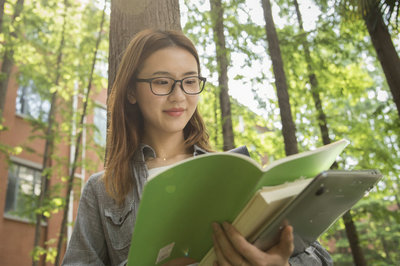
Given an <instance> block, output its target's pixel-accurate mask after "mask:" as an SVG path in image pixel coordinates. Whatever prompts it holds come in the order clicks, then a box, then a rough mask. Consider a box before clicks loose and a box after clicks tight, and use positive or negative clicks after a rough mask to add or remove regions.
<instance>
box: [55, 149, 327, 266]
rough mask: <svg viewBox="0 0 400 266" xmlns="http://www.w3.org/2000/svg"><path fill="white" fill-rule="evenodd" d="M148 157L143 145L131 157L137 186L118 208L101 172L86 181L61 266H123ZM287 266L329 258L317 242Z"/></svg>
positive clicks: (151, 154) (151, 152) (320, 262)
mask: <svg viewBox="0 0 400 266" xmlns="http://www.w3.org/2000/svg"><path fill="white" fill-rule="evenodd" d="M204 153H206V151H204V150H203V149H201V148H199V147H197V146H196V145H195V146H194V151H193V156H197V155H201V154H204ZM149 157H153V158H155V157H156V154H155V152H154V150H153V149H152V148H151V147H150V146H148V145H145V144H142V145H140V147H139V149H138V150H137V151H136V152H135V153H134V156H133V160H132V163H131V167H132V171H133V173H134V176H135V178H136V184H137V186H136V187H135V188H134V189H133V190H132V191H131V192H130V193H129V194H128V195H127V196H126V198H125V202H124V204H122V206H120V205H117V204H116V203H115V202H114V200H113V199H112V198H111V197H110V196H109V195H108V194H107V193H106V190H105V186H104V182H103V181H102V175H103V172H100V173H97V174H94V175H93V176H91V177H90V178H89V180H88V182H87V183H86V185H85V188H84V190H83V192H82V196H81V199H80V202H79V208H78V215H77V218H76V221H75V226H74V230H73V233H72V237H71V240H70V242H69V244H68V247H67V251H66V253H65V256H64V260H63V263H62V265H82V266H83V265H93V266H94V265H96V266H100V265H125V264H126V262H127V258H128V252H129V246H130V241H131V237H132V233H133V228H134V226H135V220H136V213H137V210H138V207H139V202H140V197H141V193H142V190H143V186H144V184H145V183H146V180H147V177H148V169H147V166H146V163H145V158H149ZM289 262H290V264H291V265H333V263H332V260H331V258H330V256H329V254H328V253H327V252H326V250H325V249H323V248H322V247H321V246H320V245H319V244H318V243H317V242H315V243H314V244H313V245H311V246H310V247H309V248H307V249H306V251H305V252H303V253H300V254H299V255H297V256H295V257H292V258H291V259H290V260H289Z"/></svg>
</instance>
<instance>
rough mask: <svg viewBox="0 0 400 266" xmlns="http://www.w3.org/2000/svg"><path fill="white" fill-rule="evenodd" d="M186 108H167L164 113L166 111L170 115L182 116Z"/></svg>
mask: <svg viewBox="0 0 400 266" xmlns="http://www.w3.org/2000/svg"><path fill="white" fill-rule="evenodd" d="M184 111H185V109H183V108H171V109H168V110H165V111H164V113H166V114H167V115H169V116H181V115H182V114H183V112H184Z"/></svg>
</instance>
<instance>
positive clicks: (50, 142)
mask: <svg viewBox="0 0 400 266" xmlns="http://www.w3.org/2000/svg"><path fill="white" fill-rule="evenodd" d="M67 4H68V2H67V0H64V14H63V26H62V31H61V40H60V44H59V47H58V52H57V63H56V77H55V81H54V85H55V86H58V84H59V80H60V67H61V62H62V55H63V53H62V50H63V48H64V40H65V28H66V17H67ZM56 103H57V91H55V92H54V93H53V94H52V96H51V103H50V111H49V115H48V120H47V130H46V142H45V147H44V152H43V164H42V177H41V187H40V195H39V202H38V206H37V208H41V207H42V205H43V202H44V200H45V198H46V197H47V193H48V180H49V178H50V176H51V171H49V169H50V163H51V161H50V158H51V155H52V154H53V146H54V128H53V127H54V121H55V114H56ZM41 223H42V213H37V214H36V224H35V238H34V244H33V247H34V248H36V247H37V246H38V245H39V241H40V234H41ZM37 264H38V261H35V259H34V258H33V259H32V265H33V266H36V265H37Z"/></svg>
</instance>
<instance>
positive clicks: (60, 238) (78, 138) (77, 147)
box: [54, 2, 107, 266]
mask: <svg viewBox="0 0 400 266" xmlns="http://www.w3.org/2000/svg"><path fill="white" fill-rule="evenodd" d="M106 7H107V2H105V3H104V9H103V13H102V16H101V21H100V27H99V33H98V37H97V40H96V47H95V50H94V54H93V62H92V66H91V70H90V76H89V82H88V86H87V88H86V95H85V100H84V101H83V102H84V103H83V110H82V114H81V120H80V122H79V128H80V129H81V130H78V135H77V136H76V141H75V153H74V158H73V162H72V165H71V171H70V173H69V177H68V183H67V192H66V197H65V203H66V204H65V206H64V210H63V219H62V221H61V226H60V233H59V235H58V243H57V256H56V259H55V264H54V265H56V266H58V265H59V264H60V257H61V249H62V247H63V244H64V235H65V229H66V228H67V222H68V212H69V207H70V206H69V205H70V199H71V193H72V188H73V185H74V179H75V171H76V168H77V166H78V157H79V153H80V148H81V145H82V143H81V140H82V133H83V127H84V123H85V117H86V115H87V107H88V102H89V96H90V91H91V88H92V81H93V73H94V67H95V66H96V58H97V52H98V50H99V45H100V41H101V35H102V31H103V25H104V20H105V10H106Z"/></svg>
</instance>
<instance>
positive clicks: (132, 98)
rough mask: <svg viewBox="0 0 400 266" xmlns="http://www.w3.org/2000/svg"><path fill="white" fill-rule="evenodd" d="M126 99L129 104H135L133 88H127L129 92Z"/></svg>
mask: <svg viewBox="0 0 400 266" xmlns="http://www.w3.org/2000/svg"><path fill="white" fill-rule="evenodd" d="M128 101H129V102H130V103H131V104H135V103H136V96H135V92H134V91H133V90H129V92H128Z"/></svg>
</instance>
